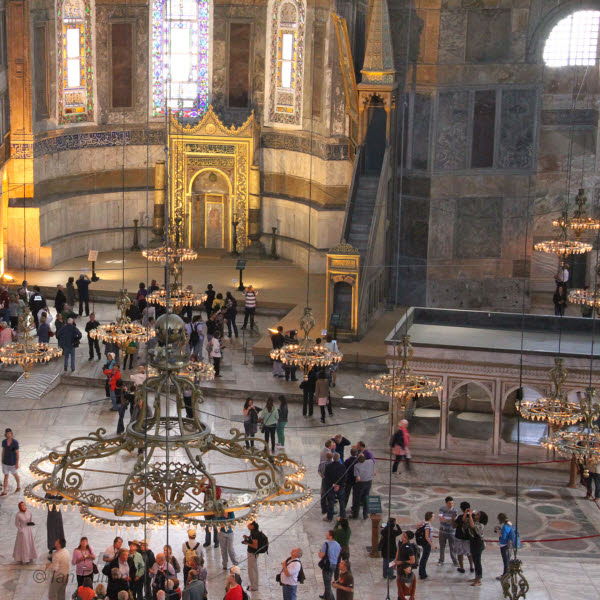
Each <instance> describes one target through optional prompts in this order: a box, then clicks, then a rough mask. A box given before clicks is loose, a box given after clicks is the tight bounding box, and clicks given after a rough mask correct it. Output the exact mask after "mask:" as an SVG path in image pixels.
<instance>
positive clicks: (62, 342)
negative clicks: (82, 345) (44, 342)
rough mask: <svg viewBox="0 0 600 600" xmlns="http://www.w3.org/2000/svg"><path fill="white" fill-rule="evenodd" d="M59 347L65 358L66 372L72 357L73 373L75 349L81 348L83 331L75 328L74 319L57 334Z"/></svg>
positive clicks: (69, 320) (68, 321) (72, 369)
mask: <svg viewBox="0 0 600 600" xmlns="http://www.w3.org/2000/svg"><path fill="white" fill-rule="evenodd" d="M56 337H57V338H58V345H59V346H60V347H61V348H62V351H63V356H64V357H65V365H64V367H65V372H66V370H67V367H68V364H69V357H71V372H73V371H74V370H75V348H77V347H78V346H79V340H80V339H81V331H79V329H77V327H76V326H75V324H74V322H73V319H68V320H67V324H66V325H63V326H62V327H61V328H60V331H59V332H58V333H57V334H56Z"/></svg>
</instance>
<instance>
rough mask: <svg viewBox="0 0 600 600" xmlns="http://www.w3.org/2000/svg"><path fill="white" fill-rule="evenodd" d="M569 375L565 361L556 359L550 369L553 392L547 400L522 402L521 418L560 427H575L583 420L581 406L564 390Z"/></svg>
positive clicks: (520, 407) (538, 399)
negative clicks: (572, 400) (574, 425)
mask: <svg viewBox="0 0 600 600" xmlns="http://www.w3.org/2000/svg"><path fill="white" fill-rule="evenodd" d="M567 375H568V372H567V370H566V369H565V367H564V360H563V359H562V358H555V359H554V367H553V368H552V369H550V380H551V381H552V392H551V393H550V395H549V396H548V397H547V398H544V397H542V398H536V399H535V400H522V401H521V402H520V404H519V405H518V407H517V410H518V411H519V412H520V413H521V416H522V417H523V418H525V419H531V420H534V421H545V422H546V423H550V424H551V425H559V426H563V425H573V424H575V423H577V422H578V421H580V420H581V419H582V418H583V417H582V413H581V406H580V405H579V403H577V402H571V401H570V400H569V399H568V397H567V394H566V392H565V391H564V390H563V385H564V384H565V382H566V381H567Z"/></svg>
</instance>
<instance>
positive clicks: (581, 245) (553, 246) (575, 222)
mask: <svg viewBox="0 0 600 600" xmlns="http://www.w3.org/2000/svg"><path fill="white" fill-rule="evenodd" d="M575 202H577V209H576V210H575V212H574V213H573V216H572V217H569V211H568V208H567V210H565V211H564V213H563V215H562V217H561V218H560V219H555V220H554V221H552V225H554V227H559V228H560V230H561V235H560V237H558V238H557V239H555V240H545V241H542V242H538V243H537V244H535V245H534V246H533V248H534V250H537V251H538V252H546V253H548V254H557V255H558V256H562V257H563V258H564V257H566V256H569V255H570V254H585V253H586V252H590V251H591V249H592V244H589V243H587V242H582V241H581V240H580V239H579V238H580V237H581V235H582V234H583V233H584V232H586V231H592V230H597V229H600V221H599V220H597V219H592V218H591V217H587V216H586V215H585V208H584V207H585V203H586V202H587V198H586V196H585V194H584V190H583V188H580V189H579V193H578V194H577V197H576V198H575ZM569 230H572V231H573V233H574V234H575V239H574V240H569V239H567V237H568V232H569Z"/></svg>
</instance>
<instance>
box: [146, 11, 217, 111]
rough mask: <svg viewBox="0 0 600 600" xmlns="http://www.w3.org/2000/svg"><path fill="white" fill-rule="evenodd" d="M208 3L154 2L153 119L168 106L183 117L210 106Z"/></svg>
mask: <svg viewBox="0 0 600 600" xmlns="http://www.w3.org/2000/svg"><path fill="white" fill-rule="evenodd" d="M209 34H210V0H153V3H152V115H153V116H155V117H158V116H161V115H164V114H165V108H166V107H167V106H168V107H169V108H170V109H171V110H172V111H177V112H178V114H180V115H181V116H182V117H186V118H196V117H200V116H202V115H203V114H204V112H205V111H206V109H207V108H208V102H209V81H208V68H209V43H210V37H209Z"/></svg>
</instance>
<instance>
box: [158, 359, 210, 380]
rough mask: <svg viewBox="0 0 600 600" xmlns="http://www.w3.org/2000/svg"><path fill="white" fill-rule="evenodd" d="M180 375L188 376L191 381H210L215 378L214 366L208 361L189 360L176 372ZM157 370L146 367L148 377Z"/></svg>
mask: <svg viewBox="0 0 600 600" xmlns="http://www.w3.org/2000/svg"><path fill="white" fill-rule="evenodd" d="M178 375H179V376H181V377H189V378H190V379H192V380H193V381H212V380H213V379H214V378H215V368H214V367H213V366H212V365H211V364H210V363H205V362H197V361H190V363H189V364H188V365H187V366H186V367H185V368H183V369H181V371H179V372H178ZM157 376H158V370H157V369H155V368H154V367H150V366H149V367H148V377H157Z"/></svg>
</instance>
